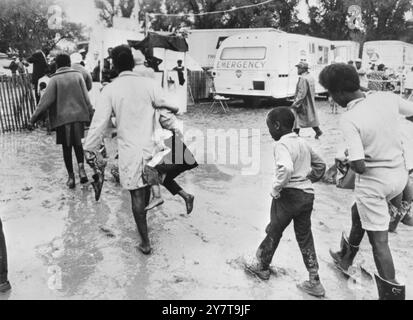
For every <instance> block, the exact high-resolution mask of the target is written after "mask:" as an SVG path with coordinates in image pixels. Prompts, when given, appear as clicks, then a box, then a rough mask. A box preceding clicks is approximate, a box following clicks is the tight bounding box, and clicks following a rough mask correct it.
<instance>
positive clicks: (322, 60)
mask: <svg viewBox="0 0 413 320" xmlns="http://www.w3.org/2000/svg"><path fill="white" fill-rule="evenodd" d="M328 55H329V48H328V47H325V46H318V55H317V63H318V64H328Z"/></svg>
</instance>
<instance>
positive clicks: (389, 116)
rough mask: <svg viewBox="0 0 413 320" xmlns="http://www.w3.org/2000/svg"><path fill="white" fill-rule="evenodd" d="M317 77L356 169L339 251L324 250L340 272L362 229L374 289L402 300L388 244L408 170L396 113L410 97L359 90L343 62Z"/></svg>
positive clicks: (412, 106)
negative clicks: (392, 209) (334, 106)
mask: <svg viewBox="0 0 413 320" xmlns="http://www.w3.org/2000/svg"><path fill="white" fill-rule="evenodd" d="M320 83H321V85H322V86H323V87H324V88H326V89H327V90H328V92H329V94H330V95H331V96H332V97H333V99H334V101H336V102H337V103H338V104H339V105H340V106H342V107H343V108H347V109H348V112H346V113H345V114H344V115H343V116H342V119H341V131H342V132H343V136H344V140H345V142H346V146H347V147H348V154H349V157H348V158H349V161H350V167H351V169H352V170H353V171H354V172H356V173H357V175H356V184H355V189H354V193H355V197H356V201H355V204H354V205H353V207H352V209H351V211H352V226H351V232H350V235H349V237H348V238H347V237H345V235H344V234H343V236H342V239H341V246H340V250H339V251H330V253H331V256H332V258H333V260H334V262H335V263H336V265H337V267H338V268H339V269H340V270H342V271H344V272H346V271H347V270H348V268H349V267H350V266H351V265H352V263H353V260H354V259H355V257H356V255H357V252H358V250H359V246H360V243H361V241H362V240H363V237H364V235H365V233H367V234H368V237H369V240H370V244H371V246H372V251H373V255H374V261H375V263H376V267H377V270H378V273H379V274H378V275H376V283H377V289H378V293H379V298H380V299H381V300H404V299H405V292H406V287H405V286H404V285H401V284H399V283H398V282H397V280H396V272H395V268H394V263H393V258H392V255H391V251H390V247H389V244H388V240H389V238H388V230H389V223H390V215H389V211H388V210H389V209H388V204H387V203H388V201H393V199H394V198H396V197H397V196H398V195H400V194H401V193H402V192H403V190H404V189H405V187H406V185H407V180H408V170H407V168H406V163H405V160H404V157H403V146H402V139H401V125H400V115H403V116H405V117H409V116H412V115H413V103H411V102H408V101H406V100H403V99H402V98H400V97H399V96H397V95H395V94H392V93H387V92H377V93H372V94H369V95H367V96H366V95H365V94H364V93H363V92H362V91H361V88H360V79H359V76H358V74H357V72H356V70H355V69H354V68H352V67H349V66H347V65H345V64H334V65H330V66H327V67H326V68H324V69H323V71H322V72H321V73H320Z"/></svg>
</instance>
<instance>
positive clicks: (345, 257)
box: [330, 232, 360, 272]
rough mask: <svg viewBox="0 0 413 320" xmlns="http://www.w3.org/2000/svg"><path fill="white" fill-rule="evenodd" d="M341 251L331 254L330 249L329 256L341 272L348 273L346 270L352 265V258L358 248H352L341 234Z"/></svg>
mask: <svg viewBox="0 0 413 320" xmlns="http://www.w3.org/2000/svg"><path fill="white" fill-rule="evenodd" d="M340 247H341V249H340V251H338V252H333V251H332V250H331V249H330V255H331V257H332V258H333V260H334V262H335V263H336V265H337V267H338V268H339V269H340V270H341V271H345V272H347V271H348V268H349V267H350V266H351V265H352V264H353V261H354V258H355V257H356V255H357V252H358V251H359V248H360V247H356V246H352V245H351V244H350V243H349V242H348V240H347V237H346V235H345V233H344V232H343V235H342V236H341V245H340Z"/></svg>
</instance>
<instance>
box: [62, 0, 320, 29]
mask: <svg viewBox="0 0 413 320" xmlns="http://www.w3.org/2000/svg"><path fill="white" fill-rule="evenodd" d="M58 1H59V2H60V3H61V5H62V7H63V10H64V11H65V12H66V13H67V16H68V18H69V20H70V21H73V22H80V23H83V24H85V25H86V26H93V25H94V24H95V22H96V20H97V19H98V11H97V10H96V8H95V2H94V0H58ZM310 3H314V4H315V3H317V0H310ZM234 4H236V1H234ZM297 9H298V11H299V18H300V19H301V20H304V21H306V20H307V19H308V15H307V10H306V9H307V7H306V5H305V1H304V0H301V1H300V4H299V5H298V7H297Z"/></svg>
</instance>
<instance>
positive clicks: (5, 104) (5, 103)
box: [1, 78, 14, 131]
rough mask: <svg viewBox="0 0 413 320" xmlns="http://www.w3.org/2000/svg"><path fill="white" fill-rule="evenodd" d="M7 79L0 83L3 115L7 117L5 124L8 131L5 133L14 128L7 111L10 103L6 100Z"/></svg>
mask: <svg viewBox="0 0 413 320" xmlns="http://www.w3.org/2000/svg"><path fill="white" fill-rule="evenodd" d="M7 81H8V80H7V79H6V78H3V80H2V82H1V86H2V90H1V93H2V94H3V99H4V112H5V115H6V117H7V124H8V130H7V131H13V130H14V127H13V121H12V118H11V115H10V109H9V107H10V106H9V105H10V101H9V99H8V95H7Z"/></svg>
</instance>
